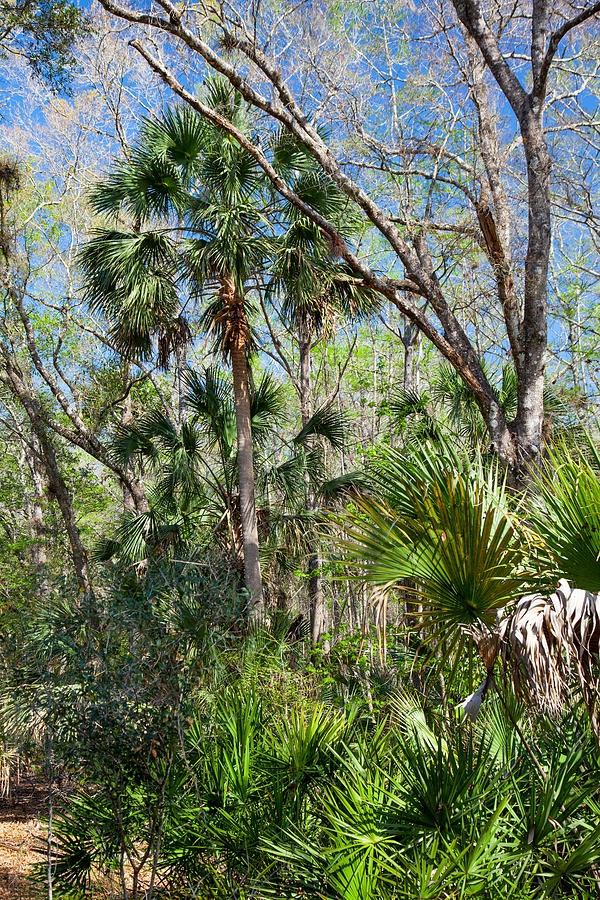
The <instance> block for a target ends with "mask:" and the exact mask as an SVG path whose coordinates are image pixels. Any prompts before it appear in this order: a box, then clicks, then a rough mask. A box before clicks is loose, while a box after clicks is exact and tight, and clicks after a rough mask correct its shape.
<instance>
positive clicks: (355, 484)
mask: <svg viewBox="0 0 600 900" xmlns="http://www.w3.org/2000/svg"><path fill="white" fill-rule="evenodd" d="M366 486H367V479H366V478H365V475H364V472H345V473H344V474H343V475H336V477H335V478H330V479H328V480H327V481H324V482H323V483H322V484H321V485H319V493H320V495H321V496H322V497H323V499H324V500H325V501H326V502H328V503H330V502H332V501H333V500H337V499H339V498H341V497H346V496H347V495H354V494H356V493H357V492H359V491H361V490H362V489H363V488H366Z"/></svg>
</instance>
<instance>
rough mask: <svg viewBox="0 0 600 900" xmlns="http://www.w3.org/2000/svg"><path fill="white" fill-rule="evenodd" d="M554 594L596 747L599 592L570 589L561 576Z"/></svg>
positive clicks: (599, 727) (599, 736)
mask: <svg viewBox="0 0 600 900" xmlns="http://www.w3.org/2000/svg"><path fill="white" fill-rule="evenodd" d="M556 594H557V595H558V596H559V597H560V598H561V599H562V601H563V603H564V608H565V617H566V625H567V635H568V639H569V645H570V648H571V656H572V658H573V661H574V665H575V669H576V671H577V676H578V678H579V684H580V687H581V694H582V697H583V701H584V703H585V705H586V709H587V712H588V716H589V719H590V725H591V727H592V731H593V732H594V736H595V738H596V741H597V743H598V745H599V746H600V722H599V719H598V688H599V683H598V677H597V671H598V664H599V662H600V660H599V649H600V594H595V593H591V592H590V591H584V590H581V589H578V588H571V587H570V586H569V584H568V582H566V581H565V580H564V579H563V580H561V582H560V584H559V587H558V589H557V591H556Z"/></svg>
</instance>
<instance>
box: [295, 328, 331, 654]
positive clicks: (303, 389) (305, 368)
mask: <svg viewBox="0 0 600 900" xmlns="http://www.w3.org/2000/svg"><path fill="white" fill-rule="evenodd" d="M298 347H299V352H300V413H301V416H302V427H303V428H304V426H305V425H306V423H307V422H308V421H309V419H310V417H311V415H312V384H311V329H310V326H309V323H308V322H306V321H301V322H300V323H299V328H298ZM305 508H306V511H307V512H308V513H309V514H310V513H311V512H314V511H315V510H316V508H317V503H316V498H315V495H314V491H313V490H312V489H311V486H310V483H309V479H308V476H307V477H306V491H305ZM308 597H309V605H310V639H311V643H312V645H313V647H314V646H315V645H316V644H318V643H319V641H320V640H321V637H322V636H323V634H325V632H326V631H327V619H326V612H325V599H324V595H323V578H322V575H321V554H320V551H319V541H318V538H317V536H316V535H315V534H314V533H313V532H312V531H311V533H310V535H309V539H308Z"/></svg>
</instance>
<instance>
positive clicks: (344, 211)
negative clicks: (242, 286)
mask: <svg viewBox="0 0 600 900" xmlns="http://www.w3.org/2000/svg"><path fill="white" fill-rule="evenodd" d="M273 156H274V162H275V165H276V166H277V168H278V170H279V171H280V172H282V174H283V175H285V176H286V178H287V179H288V180H289V181H291V182H292V184H293V189H294V191H295V193H296V194H297V195H298V196H299V197H301V198H302V199H303V200H304V201H305V202H307V203H309V204H310V205H311V206H312V207H313V208H314V209H317V210H318V211H319V213H320V214H321V215H322V216H323V217H324V218H325V219H328V220H329V221H333V222H335V223H336V226H337V228H338V230H339V231H340V233H341V234H342V235H343V236H348V237H350V236H351V235H352V234H355V233H356V231H357V228H358V220H357V217H356V215H355V214H354V213H353V210H352V208H351V207H350V206H349V204H348V199H347V197H346V196H345V195H344V194H342V193H341V192H340V191H339V190H338V188H337V187H336V185H335V184H334V183H333V182H332V181H330V180H329V179H327V178H326V176H324V175H323V173H322V172H321V171H317V170H316V169H315V166H314V162H313V160H312V159H311V158H309V157H308V156H307V154H306V151H304V150H303V148H301V147H299V146H298V144H297V143H296V142H295V141H294V139H293V138H292V137H291V136H290V135H289V134H286V133H283V134H281V135H280V136H279V138H278V140H277V142H276V143H275V146H274V153H273ZM282 212H283V224H284V226H285V227H286V230H285V231H284V233H283V234H282V236H281V237H280V238H279V240H278V245H277V255H276V257H275V263H274V266H273V270H272V276H271V279H270V282H269V285H268V291H267V295H268V296H271V297H272V298H275V297H276V298H277V299H278V300H279V301H280V303H281V310H280V312H281V315H282V317H283V319H284V320H285V321H287V322H288V323H289V325H290V326H291V330H292V331H293V332H295V336H296V340H297V343H298V357H299V379H298V382H297V389H298V395H299V400H300V413H301V420H302V428H303V429H306V436H305V438H304V439H303V440H304V444H305V449H306V450H307V451H310V449H311V447H312V445H313V441H314V436H313V433H312V429H311V428H310V427H309V422H310V421H311V419H312V417H313V416H314V415H315V413H317V414H319V413H320V414H322V415H323V416H324V418H327V417H331V414H332V411H331V410H329V409H328V408H326V407H324V408H323V409H322V410H316V411H315V409H314V408H313V384H312V349H313V346H314V344H315V342H317V341H320V340H322V339H323V337H326V336H327V335H328V334H329V333H330V332H331V330H332V329H333V327H334V322H335V318H336V317H338V316H340V315H342V316H346V317H351V318H357V317H358V316H360V315H363V314H365V313H366V312H368V311H370V310H373V308H374V307H375V305H376V298H375V296H374V295H373V293H372V292H370V291H367V290H365V289H361V286H360V281H359V280H358V279H356V278H355V276H354V274H353V272H352V270H351V269H350V267H349V266H348V265H347V264H346V263H344V262H342V261H341V260H340V259H339V257H338V255H337V254H336V250H335V247H334V246H332V244H331V240H330V239H329V237H328V236H326V235H324V233H323V232H322V231H321V230H320V229H319V228H318V227H317V226H316V225H314V223H313V222H312V221H311V220H310V219H308V218H306V216H303V215H301V214H300V213H298V211H297V210H296V209H295V207H292V206H291V205H287V206H284V207H283V209H282ZM334 446H335V445H334ZM305 505H306V511H307V513H309V515H310V514H311V513H314V512H315V511H316V509H317V507H318V503H317V497H316V494H315V492H314V490H312V488H311V484H310V479H309V475H308V471H306V480H305ZM309 521H310V519H309ZM308 548H309V549H308V574H309V580H308V585H309V605H310V618H311V640H312V643H313V644H316V643H318V641H319V639H320V638H321V636H322V634H323V633H324V632H325V631H326V630H327V624H326V615H325V604H324V597H323V585H322V578H321V555H320V550H319V541H318V538H317V537H316V535H315V534H314V526H313V534H311V535H310V536H309V541H308Z"/></svg>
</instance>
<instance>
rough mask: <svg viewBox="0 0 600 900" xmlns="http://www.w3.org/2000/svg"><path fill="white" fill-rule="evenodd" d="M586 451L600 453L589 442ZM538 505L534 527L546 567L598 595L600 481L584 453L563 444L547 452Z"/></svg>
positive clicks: (539, 479)
mask: <svg viewBox="0 0 600 900" xmlns="http://www.w3.org/2000/svg"><path fill="white" fill-rule="evenodd" d="M589 449H590V450H591V452H592V455H595V457H596V459H595V462H596V465H597V464H598V461H599V457H598V453H597V451H596V449H595V447H594V446H593V444H592V443H591V441H590V442H589ZM535 483H536V486H537V488H538V490H539V501H540V502H539V504H538V505H537V506H536V508H535V509H534V511H533V515H532V524H533V525H534V527H535V528H536V530H537V531H538V533H539V534H540V535H541V537H542V539H543V541H544V545H545V548H546V551H547V557H546V563H547V565H548V566H549V567H551V568H552V569H553V571H555V572H556V573H557V574H558V575H561V576H562V577H564V578H566V579H567V581H569V582H570V583H571V584H573V585H575V586H576V587H578V588H582V589H583V590H587V591H593V592H598V591H600V478H599V477H598V474H597V471H596V468H595V467H594V465H593V464H592V462H590V461H589V460H588V459H586V458H585V457H584V455H583V452H571V451H569V450H568V449H567V447H566V446H565V445H564V444H563V445H562V446H559V447H556V448H555V449H553V450H550V452H549V467H548V468H547V469H546V470H545V471H542V470H540V471H538V472H537V474H536V476H535Z"/></svg>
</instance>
